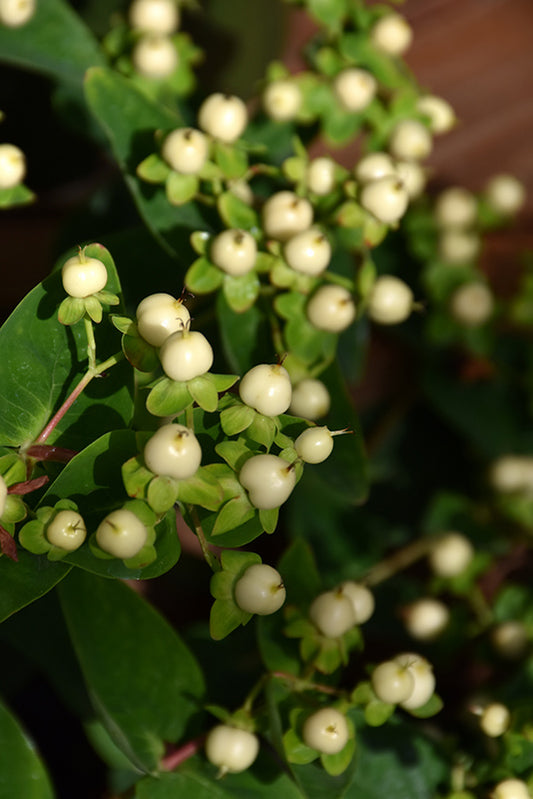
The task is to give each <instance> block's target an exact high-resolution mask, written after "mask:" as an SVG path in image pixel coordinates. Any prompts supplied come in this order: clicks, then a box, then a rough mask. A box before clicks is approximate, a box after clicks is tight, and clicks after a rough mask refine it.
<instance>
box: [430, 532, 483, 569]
mask: <svg viewBox="0 0 533 799" xmlns="http://www.w3.org/2000/svg"><path fill="white" fill-rule="evenodd" d="M473 557H474V547H473V546H472V544H471V543H470V541H469V540H468V538H466V536H464V535H462V533H457V532H450V533H446V534H445V535H442V536H439V538H437V539H435V542H434V543H433V545H432V547H431V550H430V552H429V555H428V562H429V565H430V567H431V570H432V571H433V573H434V574H436V575H437V576H439V577H457V576H458V575H459V574H462V573H463V572H464V571H465V569H467V568H468V566H469V565H470V563H471V562H472V558H473Z"/></svg>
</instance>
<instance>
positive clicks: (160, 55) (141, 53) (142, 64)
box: [131, 33, 179, 79]
mask: <svg viewBox="0 0 533 799" xmlns="http://www.w3.org/2000/svg"><path fill="white" fill-rule="evenodd" d="M131 59H132V62H133V66H134V67H135V69H136V71H137V72H138V73H139V75H143V76H144V77H145V78H153V79H163V78H168V76H169V75H172V73H173V72H174V71H175V70H176V69H177V68H178V65H179V56H178V51H177V50H176V46H175V44H174V42H173V41H172V39H171V38H170V37H168V36H161V35H160V34H153V33H149V34H145V35H143V36H142V37H141V38H140V39H139V41H138V42H137V43H136V45H135V47H134V48H133V52H132V55H131Z"/></svg>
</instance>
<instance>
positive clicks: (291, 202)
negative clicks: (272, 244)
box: [263, 191, 313, 241]
mask: <svg viewBox="0 0 533 799" xmlns="http://www.w3.org/2000/svg"><path fill="white" fill-rule="evenodd" d="M312 222H313V208H312V206H311V203H310V202H309V200H306V199H304V198H303V197H298V195H297V194H294V192H292V191H278V192H276V194H273V195H272V196H271V197H269V198H268V200H267V201H266V202H265V204H264V206H263V228H264V231H265V235H266V236H268V237H270V238H273V239H278V241H286V240H287V239H290V237H291V236H295V235H296V234H297V233H301V232H302V231H304V230H307V228H309V227H311V224H312Z"/></svg>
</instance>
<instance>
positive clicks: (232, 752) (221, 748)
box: [205, 724, 259, 777]
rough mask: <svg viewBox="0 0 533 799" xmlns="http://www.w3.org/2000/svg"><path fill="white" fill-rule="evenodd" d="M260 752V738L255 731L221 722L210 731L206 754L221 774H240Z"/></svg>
mask: <svg viewBox="0 0 533 799" xmlns="http://www.w3.org/2000/svg"><path fill="white" fill-rule="evenodd" d="M258 753H259V740H258V738H257V736H256V735H254V734H253V732H248V730H241V729H239V728H238V727H232V726H230V725H229V724H219V725H217V726H216V727H213V729H212V730H211V731H210V732H209V733H208V735H207V738H206V741H205V754H206V757H207V759H208V760H209V762H210V763H212V764H213V765H214V766H217V768H218V769H219V776H221V777H222V776H223V775H224V774H238V773H239V772H241V771H245V770H246V769H247V768H249V767H250V766H251V765H252V763H253V762H254V760H255V759H256V757H257V755H258Z"/></svg>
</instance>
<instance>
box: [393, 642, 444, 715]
mask: <svg viewBox="0 0 533 799" xmlns="http://www.w3.org/2000/svg"><path fill="white" fill-rule="evenodd" d="M394 660H395V661H396V663H398V664H399V665H400V666H402V667H404V668H406V669H407V670H408V671H409V673H410V674H411V676H412V678H413V683H414V686H413V690H412V692H411V694H410V695H409V696H408V698H407V699H404V700H403V702H400V706H401V707H403V708H404V709H405V710H416V709H417V708H419V707H422V706H423V705H425V704H426V702H428V701H429V700H430V699H431V697H432V696H433V694H434V692H435V675H434V674H433V668H432V666H431V663H430V662H429V661H428V660H426V659H425V658H423V657H422V656H421V655H417V654H415V653H414V652H405V653H403V654H401V655H396V657H395V658H394Z"/></svg>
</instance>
